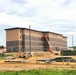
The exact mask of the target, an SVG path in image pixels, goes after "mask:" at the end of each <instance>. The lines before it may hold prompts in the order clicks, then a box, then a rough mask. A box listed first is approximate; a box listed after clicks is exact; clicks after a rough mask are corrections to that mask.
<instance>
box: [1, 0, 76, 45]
mask: <svg viewBox="0 0 76 75" xmlns="http://www.w3.org/2000/svg"><path fill="white" fill-rule="evenodd" d="M29 25H31V28H32V29H37V30H44V31H51V32H56V33H60V34H63V35H65V36H67V37H68V39H67V41H68V46H71V45H72V35H73V38H74V45H76V42H75V41H76V39H75V38H76V0H0V34H1V36H0V45H5V43H6V39H5V36H6V35H5V31H4V29H6V28H8V27H25V28H29Z"/></svg>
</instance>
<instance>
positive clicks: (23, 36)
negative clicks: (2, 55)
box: [5, 27, 67, 52]
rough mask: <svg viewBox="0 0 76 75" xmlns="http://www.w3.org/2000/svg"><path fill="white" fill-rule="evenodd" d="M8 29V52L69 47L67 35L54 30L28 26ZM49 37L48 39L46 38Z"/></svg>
mask: <svg viewBox="0 0 76 75" xmlns="http://www.w3.org/2000/svg"><path fill="white" fill-rule="evenodd" d="M5 30H6V47H7V52H11V51H13V52H18V51H25V52H32V51H48V50H49V48H50V45H51V47H52V48H53V50H62V49H67V37H65V36H63V35H61V34H58V33H53V32H46V31H37V30H33V29H27V28H19V27H16V28H9V29H5ZM45 36H46V37H47V39H48V41H49V43H50V45H49V44H48V41H47V40H46V38H45Z"/></svg>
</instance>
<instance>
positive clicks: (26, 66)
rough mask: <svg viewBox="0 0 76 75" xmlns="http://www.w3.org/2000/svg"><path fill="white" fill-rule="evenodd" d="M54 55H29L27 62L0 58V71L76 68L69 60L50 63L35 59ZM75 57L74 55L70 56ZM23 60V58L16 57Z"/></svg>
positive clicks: (75, 64)
mask: <svg viewBox="0 0 76 75" xmlns="http://www.w3.org/2000/svg"><path fill="white" fill-rule="evenodd" d="M54 57H56V56H53V55H49V54H45V56H38V57H31V58H29V59H28V63H25V62H22V63H17V62H16V63H14V62H4V60H0V71H21V70H31V69H52V70H64V69H66V70H67V69H68V70H76V63H71V62H55V63H50V64H45V63H39V64H37V63H36V60H37V59H43V58H54ZM72 58H74V59H76V56H72ZM16 60H25V59H16Z"/></svg>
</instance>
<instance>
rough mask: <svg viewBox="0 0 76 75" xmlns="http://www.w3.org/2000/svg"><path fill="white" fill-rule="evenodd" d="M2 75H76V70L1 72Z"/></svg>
mask: <svg viewBox="0 0 76 75" xmlns="http://www.w3.org/2000/svg"><path fill="white" fill-rule="evenodd" d="M0 75H76V70H63V71H59V70H50V69H40V70H29V71H14V72H11V71H5V72H0Z"/></svg>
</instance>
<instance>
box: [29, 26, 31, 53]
mask: <svg viewBox="0 0 76 75" xmlns="http://www.w3.org/2000/svg"><path fill="white" fill-rule="evenodd" d="M30 29H31V25H29V50H30V53H31V30H30Z"/></svg>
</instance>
